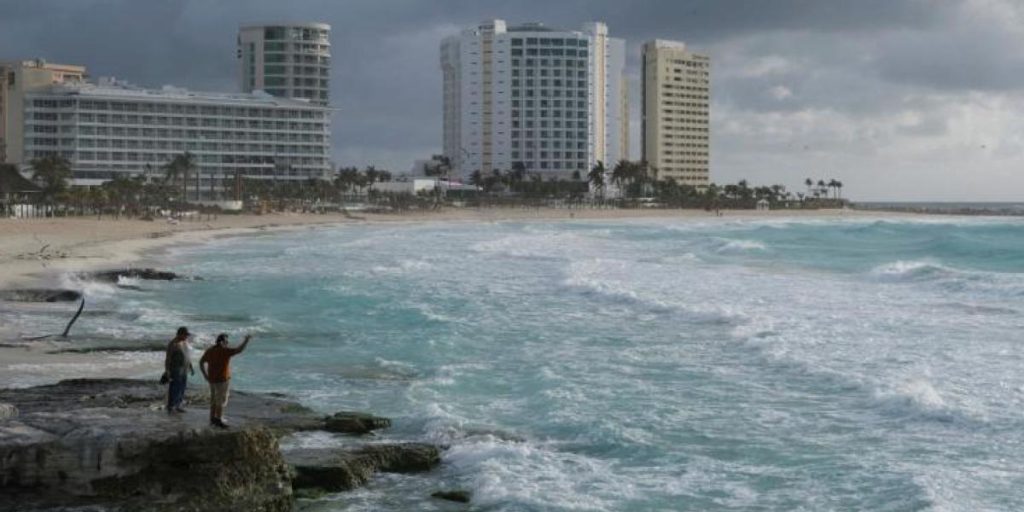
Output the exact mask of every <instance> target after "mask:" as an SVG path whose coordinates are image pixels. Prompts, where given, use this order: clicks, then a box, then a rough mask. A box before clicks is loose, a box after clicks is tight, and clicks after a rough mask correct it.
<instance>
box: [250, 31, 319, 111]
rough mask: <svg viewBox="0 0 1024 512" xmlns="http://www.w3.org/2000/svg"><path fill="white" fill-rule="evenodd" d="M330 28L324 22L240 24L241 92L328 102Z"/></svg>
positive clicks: (317, 102)
mask: <svg viewBox="0 0 1024 512" xmlns="http://www.w3.org/2000/svg"><path fill="white" fill-rule="evenodd" d="M330 34H331V26H330V25H328V24H326V23H295V24H281V23H276V24H257V25H243V26H242V27H241V29H239V31H238V58H239V59H240V61H241V69H240V74H239V76H240V80H241V85H242V88H241V90H242V92H253V91H255V90H263V91H265V92H267V93H268V94H270V95H272V96H278V97H282V98H292V99H308V100H310V101H311V102H313V103H316V104H318V105H328V104H329V103H330V93H329V91H330V75H331V42H330Z"/></svg>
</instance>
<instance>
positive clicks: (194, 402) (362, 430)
mask: <svg viewBox="0 0 1024 512" xmlns="http://www.w3.org/2000/svg"><path fill="white" fill-rule="evenodd" d="M204 391H205V390H199V389H193V390H192V391H191V394H190V395H189V396H188V398H187V402H188V404H189V407H190V409H189V410H188V411H187V412H185V413H182V414H173V415H168V414H167V413H166V412H164V411H163V410H162V405H163V403H164V396H165V388H164V387H163V386H160V385H159V384H157V383H155V382H150V381H141V380H128V379H76V380H65V381H61V382H59V383H57V384H52V385H46V386H37V387H32V388H20V389H5V390H0V512H7V511H12V512H13V511H34V512H42V511H57V510H62V509H66V507H71V506H73V507H76V509H77V510H107V511H131V510H151V511H157V512H161V511H168V512H170V511H194V512H202V511H218V512H222V511H225V510H247V511H252V512H261V511H262V512H283V511H291V510H293V509H294V507H295V505H296V499H297V497H299V496H305V497H308V496H318V495H321V494H323V493H328V492H339V491H345V490H349V489H353V488H356V487H359V486H361V485H363V484H365V483H366V482H368V481H369V480H370V479H371V478H372V477H373V475H374V474H375V473H377V472H403V473H408V472H427V471H431V470H432V469H433V468H435V467H437V465H438V464H440V462H441V451H442V449H441V448H440V447H437V446H434V445H430V444H424V443H391V442H379V441H377V440H375V439H374V438H373V437H372V436H367V435H366V434H369V433H371V432H372V431H374V430H377V429H381V428H387V427H389V426H390V420H388V419H386V418H379V417H376V416H373V415H369V414H365V413H358V412H342V413H338V414H335V415H332V416H327V417H325V416H323V415H321V414H318V413H316V412H314V411H312V410H310V409H308V408H306V407H304V406H302V405H301V404H299V403H297V402H295V401H293V400H290V399H289V398H288V397H285V396H283V395H278V394H258V393H247V392H241V391H240V392H234V393H233V394H232V400H231V404H230V407H229V417H230V420H231V424H232V428H230V429H228V430H221V429H215V428H211V427H209V425H208V420H207V412H206V409H205V404H206V403H207V396H206V393H205V392H204ZM309 431H325V432H334V433H338V434H339V435H342V436H345V437H344V439H343V441H342V442H341V443H339V446H337V447H331V448H302V449H292V450H282V449H281V444H280V442H279V441H280V440H281V439H282V437H284V436H289V435H292V434H296V433H299V432H309ZM439 497H440V496H439ZM467 499H468V498H467ZM80 507H89V508H86V509H82V508H80Z"/></svg>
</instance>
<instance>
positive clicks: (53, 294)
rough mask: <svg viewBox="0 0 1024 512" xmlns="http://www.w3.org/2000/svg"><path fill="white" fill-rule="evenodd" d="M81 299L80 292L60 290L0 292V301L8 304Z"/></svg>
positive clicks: (26, 289)
mask: <svg viewBox="0 0 1024 512" xmlns="http://www.w3.org/2000/svg"><path fill="white" fill-rule="evenodd" d="M81 298H82V293H81V292H78V291H75V290H65V289H62V288H20V289H14V290H0V300H6V301H10V302H75V301H77V300H78V299H81Z"/></svg>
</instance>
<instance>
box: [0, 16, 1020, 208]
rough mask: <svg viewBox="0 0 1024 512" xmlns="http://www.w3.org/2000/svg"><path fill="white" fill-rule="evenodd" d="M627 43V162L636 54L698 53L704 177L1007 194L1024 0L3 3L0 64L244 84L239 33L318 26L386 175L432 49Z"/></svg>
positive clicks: (349, 150) (416, 130)
mask: <svg viewBox="0 0 1024 512" xmlns="http://www.w3.org/2000/svg"><path fill="white" fill-rule="evenodd" d="M489 18H502V19H505V20H507V21H508V22H509V23H518V22H524V21H541V22H544V23H545V24H547V25H550V26H559V27H567V28H578V27H579V26H580V25H581V24H582V23H583V22H586V21H603V22H605V23H607V24H608V26H609V30H610V32H611V34H612V35H613V36H615V37H621V38H624V39H626V41H627V49H628V52H629V61H628V65H627V70H626V71H627V74H628V75H629V79H630V81H631V87H632V92H633V98H632V103H631V105H630V107H631V110H632V111H633V114H634V115H633V120H632V121H633V122H632V133H631V137H632V138H633V140H634V144H633V154H632V156H633V157H634V158H639V151H638V144H637V142H638V141H639V131H640V124H639V115H638V114H639V108H640V100H639V89H640V81H639V69H640V66H639V60H640V45H641V44H642V43H643V42H644V41H645V40H648V39H653V38H665V39H676V40H681V41H684V42H686V43H687V44H688V45H689V46H690V47H691V48H692V49H694V50H696V51H699V52H703V53H707V54H709V55H710V56H711V58H712V83H713V86H712V98H713V101H712V107H711V111H712V127H711V131H712V159H711V173H712V180H713V181H715V182H719V183H724V182H730V181H736V180H739V179H743V178H746V179H747V180H749V181H751V182H752V183H757V184H770V183H782V184H784V185H786V186H787V187H789V188H790V189H791V190H802V188H803V185H802V182H803V180H804V178H806V177H812V178H814V179H815V180H817V179H818V178H824V179H826V180H827V179H829V178H836V179H839V180H841V181H842V182H843V183H844V185H845V187H844V189H843V190H844V193H845V194H847V195H849V196H851V197H853V198H855V199H860V200H897V199H905V200H1020V199H1021V194H1020V192H1021V191H1022V190H1024V51H1022V50H1024V1H1020V0H665V1H655V0H650V1H643V0H630V1H619V0H575V1H573V0H564V1H563V0H524V1H484V0H451V1H445V0H367V1H341V0H292V1H289V2H285V1H280V0H245V1H243V0H218V1H211V0H0V60H7V59H20V58H34V57H42V58H45V59H47V60H50V61H54V62H61V63H69V64H84V65H86V66H88V68H89V71H90V74H91V75H92V76H93V77H98V76H111V75H113V76H117V77H119V78H123V79H125V80H128V81H130V82H133V83H137V84H139V85H144V86H160V85H164V84H173V85H180V86H185V87H189V88H193V89H202V90H214V91H233V90H236V89H237V88H238V79H237V67H238V61H237V60H236V58H235V36H236V33H237V29H238V25H239V24H241V23H247V22H264V21H278V20H298V21H307V20H308V21H324V22H327V23H329V24H330V25H331V26H332V35H331V43H332V46H333V48H332V52H333V70H332V88H331V95H332V102H333V103H334V104H335V106H336V107H338V108H340V109H341V110H340V112H338V113H337V114H336V115H335V118H334V127H333V131H334V140H333V146H334V152H333V153H334V159H335V161H336V162H337V163H338V164H339V165H359V166H363V165H366V164H375V165H377V166H378V167H385V168H388V169H391V170H395V171H398V172H404V171H406V170H408V169H409V167H410V166H411V164H412V161H413V160H414V159H416V158H422V157H425V156H427V155H430V154H432V153H437V152H439V150H440V146H441V72H440V69H439V63H438V46H439V44H440V41H441V39H442V38H443V37H444V36H446V35H448V34H452V33H456V32H458V31H459V30H460V29H461V28H463V27H467V26H473V25H475V24H476V23H477V22H479V21H480V20H484V19H489Z"/></svg>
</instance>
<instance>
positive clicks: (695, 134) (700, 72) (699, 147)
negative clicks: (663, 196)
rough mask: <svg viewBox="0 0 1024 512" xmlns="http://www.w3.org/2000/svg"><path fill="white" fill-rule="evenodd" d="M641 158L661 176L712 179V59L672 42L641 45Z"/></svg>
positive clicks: (698, 181)
mask: <svg viewBox="0 0 1024 512" xmlns="http://www.w3.org/2000/svg"><path fill="white" fill-rule="evenodd" d="M642 80H643V130H642V135H643V137H642V142H641V145H642V147H643V159H644V160H645V161H646V162H647V163H649V164H651V165H653V166H654V167H655V168H656V169H657V170H658V176H659V177H660V178H674V179H675V180H676V181H677V182H679V183H682V184H686V185H693V186H697V187H705V186H707V185H708V184H709V183H710V173H709V169H710V167H709V161H710V135H711V128H710V127H711V125H710V122H709V121H710V119H709V104H710V95H711V60H710V59H709V58H708V57H707V56H705V55H699V54H696V53H692V52H690V51H688V50H687V49H686V45H685V44H683V43H681V42H676V41H664V40H660V39H657V40H654V41H649V42H647V43H645V44H644V47H643V74H642Z"/></svg>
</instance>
